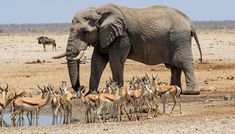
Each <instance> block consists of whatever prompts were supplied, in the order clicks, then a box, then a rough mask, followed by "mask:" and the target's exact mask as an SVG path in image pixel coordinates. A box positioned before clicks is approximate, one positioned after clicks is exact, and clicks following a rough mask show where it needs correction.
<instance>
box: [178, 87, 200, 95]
mask: <svg viewBox="0 0 235 134" xmlns="http://www.w3.org/2000/svg"><path fill="white" fill-rule="evenodd" d="M182 94H183V95H199V94H200V89H199V88H198V87H194V88H192V87H186V90H183V91H182Z"/></svg>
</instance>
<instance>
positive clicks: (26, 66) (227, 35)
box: [0, 30, 235, 133]
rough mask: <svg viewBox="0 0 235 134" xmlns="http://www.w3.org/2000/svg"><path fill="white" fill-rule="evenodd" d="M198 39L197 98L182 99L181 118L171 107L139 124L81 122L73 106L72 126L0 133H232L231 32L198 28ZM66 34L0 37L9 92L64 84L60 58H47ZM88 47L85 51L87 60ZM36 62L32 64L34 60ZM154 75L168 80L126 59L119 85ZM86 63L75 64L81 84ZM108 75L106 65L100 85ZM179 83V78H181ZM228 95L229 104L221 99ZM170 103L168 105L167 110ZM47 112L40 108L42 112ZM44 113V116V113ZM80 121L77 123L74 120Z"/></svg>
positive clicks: (234, 59)
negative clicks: (46, 42) (47, 42)
mask: <svg viewBox="0 0 235 134" xmlns="http://www.w3.org/2000/svg"><path fill="white" fill-rule="evenodd" d="M198 34H199V35H198V36H199V40H200V42H201V48H202V52H203V60H204V62H203V64H198V60H197V59H198V58H199V53H198V49H197V46H196V45H195V42H194V41H193V54H194V59H195V75H196V78H197V80H198V83H199V86H200V88H201V90H202V93H201V94H200V95H197V96H182V98H183V104H182V107H183V108H182V114H178V113H179V111H178V107H176V109H175V112H174V113H173V114H165V115H159V116H158V117H157V118H153V119H145V117H143V118H142V119H141V121H131V122H129V121H124V122H117V123H115V122H109V123H103V124H101V123H95V124H85V123H81V122H83V112H84V106H83V105H81V104H79V102H78V101H76V103H75V105H74V106H75V108H74V118H76V119H78V120H79V122H78V123H76V124H72V125H60V126H39V127H27V126H26V127H15V128H13V127H8V128H1V129H0V133H9V132H11V133H64V132H66V133H235V101H234V100H235V78H234V79H233V77H235V53H234V52H235V38H234V37H235V31H233V30H219V31H218V30H215V31H209V30H199V31H198ZM41 35H45V36H49V37H51V38H54V39H56V42H57V44H58V51H57V52H51V50H52V47H51V46H48V47H47V50H48V51H47V52H43V47H42V45H39V44H37V40H36V38H37V37H38V36H41ZM67 38H68V33H41V34H35V33H31V34H23V33H22V34H0V54H1V56H0V82H7V83H8V84H9V85H10V88H32V89H35V90H36V85H37V84H39V85H40V84H47V83H52V84H54V85H55V87H58V85H59V83H60V82H61V81H62V80H66V81H67V82H69V77H68V73H67V68H66V67H67V65H66V60H65V59H61V60H52V59H51V56H53V55H55V54H57V53H60V52H63V51H64V50H65V47H66V42H67ZM91 53H92V48H89V50H88V51H86V55H87V57H88V59H90V57H91ZM38 59H39V60H40V62H38V63H37V62H36V61H37V60H38ZM145 73H148V74H154V75H155V74H159V75H160V79H161V80H162V81H166V82H169V79H170V70H168V69H166V68H165V67H164V66H163V65H157V66H148V65H144V64H141V63H137V62H135V61H131V60H128V61H127V62H126V64H125V75H124V76H125V83H126V84H127V83H128V80H130V79H131V78H132V76H134V75H144V74H145ZM89 74H90V63H88V64H85V65H81V83H82V84H84V85H88V81H89ZM109 76H111V73H110V69H109V66H107V68H106V70H105V71H104V74H103V76H102V80H101V84H100V87H103V86H104V83H105V80H106V79H108V77H109ZM182 78H183V79H182V83H183V85H185V84H184V83H185V82H184V76H183V77H182ZM226 95H229V96H230V97H231V100H227V101H225V100H224V96H226ZM171 106H172V105H171V104H169V107H168V109H167V110H168V111H169V108H170V107H171ZM47 111H49V112H50V109H49V107H46V108H44V110H43V113H45V112H47ZM47 113H48V112H47ZM80 121H81V122H80Z"/></svg>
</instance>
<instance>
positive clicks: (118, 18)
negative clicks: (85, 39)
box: [96, 5, 126, 48]
mask: <svg viewBox="0 0 235 134" xmlns="http://www.w3.org/2000/svg"><path fill="white" fill-rule="evenodd" d="M96 11H97V14H100V15H101V18H100V19H99V20H98V21H97V27H98V28H99V45H100V47H101V48H106V47H108V46H109V45H110V44H111V43H112V42H113V41H114V40H115V39H116V38H117V37H120V36H125V35H126V32H125V29H126V28H125V27H126V23H125V20H124V17H123V14H122V12H121V11H120V10H119V9H118V7H116V6H115V5H107V6H105V7H102V8H99V9H97V10H96Z"/></svg>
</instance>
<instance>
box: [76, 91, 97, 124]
mask: <svg viewBox="0 0 235 134" xmlns="http://www.w3.org/2000/svg"><path fill="white" fill-rule="evenodd" d="M88 92H89V89H88V88H85V87H82V88H81V91H80V99H81V101H82V102H83V103H84V104H85V105H86V111H85V121H86V122H87V123H90V122H95V113H94V116H93V120H92V117H91V114H92V110H93V111H95V108H96V106H97V102H96V100H97V97H98V94H96V93H91V94H88V95H87V93H88Z"/></svg>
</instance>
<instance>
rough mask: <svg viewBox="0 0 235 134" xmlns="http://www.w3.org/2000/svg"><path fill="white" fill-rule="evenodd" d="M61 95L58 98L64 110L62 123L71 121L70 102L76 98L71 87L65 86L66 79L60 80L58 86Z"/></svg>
mask: <svg viewBox="0 0 235 134" xmlns="http://www.w3.org/2000/svg"><path fill="white" fill-rule="evenodd" d="M60 91H61V93H62V97H61V99H60V103H61V106H62V108H63V110H64V121H63V124H69V123H72V122H73V121H72V104H73V100H74V99H75V98H76V96H75V93H74V91H73V89H72V88H67V85H66V81H62V83H61V86H60Z"/></svg>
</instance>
